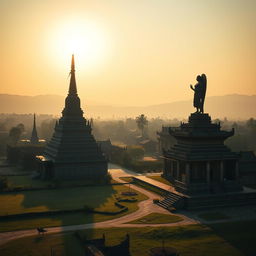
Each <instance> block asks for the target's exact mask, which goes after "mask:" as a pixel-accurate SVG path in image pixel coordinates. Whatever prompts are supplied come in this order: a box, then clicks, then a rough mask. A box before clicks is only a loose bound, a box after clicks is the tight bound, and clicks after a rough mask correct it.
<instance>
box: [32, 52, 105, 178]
mask: <svg viewBox="0 0 256 256" xmlns="http://www.w3.org/2000/svg"><path fill="white" fill-rule="evenodd" d="M91 132H92V127H91V123H90V121H89V120H87V119H85V118H84V117H83V110H82V109H81V107H80V98H79V97H78V94H77V86H76V78H75V60H74V55H72V61H71V71H70V84H69V91H68V95H67V97H66V100H65V107H64V109H63V111H62V117H61V118H60V119H59V120H58V121H57V122H56V126H55V129H54V133H53V136H52V138H51V140H50V141H49V143H48V144H47V146H46V149H45V151H44V154H43V155H42V156H38V157H37V159H38V161H39V173H40V176H41V178H43V179H52V178H56V179H81V178H82V179H93V180H102V179H104V178H105V177H106V175H107V171H108V167H107V160H106V158H105V156H104V155H103V153H102V151H101V150H100V148H99V146H98V145H97V143H96V140H95V139H94V136H93V135H92V133H91Z"/></svg>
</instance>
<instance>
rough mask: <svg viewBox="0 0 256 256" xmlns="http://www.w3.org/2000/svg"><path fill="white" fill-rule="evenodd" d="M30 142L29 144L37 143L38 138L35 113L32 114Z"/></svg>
mask: <svg viewBox="0 0 256 256" xmlns="http://www.w3.org/2000/svg"><path fill="white" fill-rule="evenodd" d="M30 143H31V144H38V143H39V139H38V136H37V130H36V114H34V123H33V130H32V134H31V139H30Z"/></svg>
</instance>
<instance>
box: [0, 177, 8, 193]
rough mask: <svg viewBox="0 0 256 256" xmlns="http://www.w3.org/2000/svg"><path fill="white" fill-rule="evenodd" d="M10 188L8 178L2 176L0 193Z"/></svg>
mask: <svg viewBox="0 0 256 256" xmlns="http://www.w3.org/2000/svg"><path fill="white" fill-rule="evenodd" d="M7 187H8V181H7V178H6V177H4V176H0V191H3V190H4V189H6V188H7Z"/></svg>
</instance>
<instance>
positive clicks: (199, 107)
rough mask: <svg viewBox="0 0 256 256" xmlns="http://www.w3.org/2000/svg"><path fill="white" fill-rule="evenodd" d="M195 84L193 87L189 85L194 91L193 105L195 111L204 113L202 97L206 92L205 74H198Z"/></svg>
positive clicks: (203, 97)
mask: <svg viewBox="0 0 256 256" xmlns="http://www.w3.org/2000/svg"><path fill="white" fill-rule="evenodd" d="M196 80H197V84H195V86H194V88H193V86H192V85H190V88H191V89H192V90H193V91H194V101H193V106H194V107H195V108H196V112H195V113H201V114H203V113H204V99H205V93H206V86H207V79H206V75H205V74H202V75H201V76H200V75H198V76H197V78H196Z"/></svg>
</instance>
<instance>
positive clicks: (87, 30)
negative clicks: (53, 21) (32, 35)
mask: <svg viewBox="0 0 256 256" xmlns="http://www.w3.org/2000/svg"><path fill="white" fill-rule="evenodd" d="M51 41H52V42H51V45H52V46H53V47H52V48H53V51H54V54H55V56H56V58H57V61H64V62H65V65H66V63H67V62H66V61H67V60H68V61H69V60H70V56H71V54H75V59H76V62H77V63H79V66H80V67H85V68H86V69H90V68H93V67H95V66H99V65H100V64H101V63H102V62H103V60H104V58H105V57H106V55H107V53H108V49H107V48H108V47H107V45H108V44H107V37H106V35H105V34H104V31H103V29H102V28H101V27H100V26H98V25H97V24H93V23H90V22H86V21H81V20H76V21H71V22H67V23H63V24H61V25H60V24H59V25H58V26H56V27H55V28H54V30H53V36H52V37H51Z"/></svg>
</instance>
